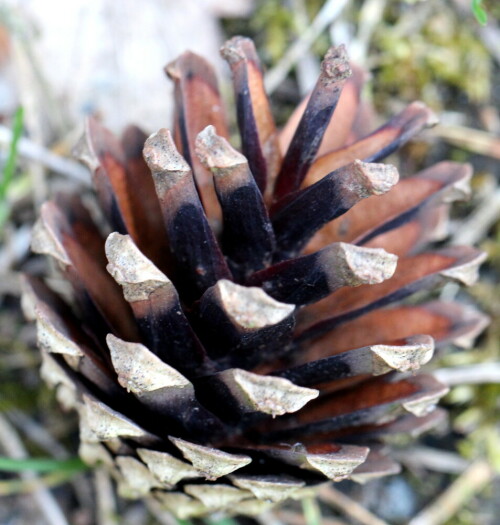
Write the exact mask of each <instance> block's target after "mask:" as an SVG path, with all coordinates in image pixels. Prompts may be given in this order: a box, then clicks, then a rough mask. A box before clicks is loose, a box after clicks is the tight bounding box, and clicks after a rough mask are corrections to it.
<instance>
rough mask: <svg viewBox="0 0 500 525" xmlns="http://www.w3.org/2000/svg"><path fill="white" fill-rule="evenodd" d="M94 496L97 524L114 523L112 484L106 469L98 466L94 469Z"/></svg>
mask: <svg viewBox="0 0 500 525" xmlns="http://www.w3.org/2000/svg"><path fill="white" fill-rule="evenodd" d="M94 487H95V496H96V502H97V505H96V514H97V516H96V521H97V524H98V525H116V516H117V511H116V501H115V495H114V491H113V485H112V483H111V479H110V477H109V474H108V473H107V471H106V470H105V469H103V468H98V469H96V470H95V471H94Z"/></svg>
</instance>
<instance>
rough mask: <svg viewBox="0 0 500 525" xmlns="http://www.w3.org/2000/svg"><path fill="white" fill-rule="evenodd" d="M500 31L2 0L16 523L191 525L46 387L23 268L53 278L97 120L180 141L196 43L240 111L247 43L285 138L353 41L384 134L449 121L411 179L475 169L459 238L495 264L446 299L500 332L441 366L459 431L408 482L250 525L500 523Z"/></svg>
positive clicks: (159, 1)
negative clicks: (119, 476) (88, 440)
mask: <svg viewBox="0 0 500 525" xmlns="http://www.w3.org/2000/svg"><path fill="white" fill-rule="evenodd" d="M499 20H500V4H499V2H498V0H490V1H489V2H488V0H485V1H483V2H481V1H478V0H474V1H471V0H365V1H363V0H326V1H325V0H231V1H230V2H228V1H222V0H184V1H183V2H178V1H174V0H148V1H147V2H145V1H142V2H141V1H138V0H121V1H120V2H116V1H113V0H94V1H93V2H88V1H87V2H85V1H84V0H72V1H71V2H63V1H62V0H43V1H42V0H1V1H0V524H23V525H24V524H28V523H30V524H33V523H36V524H38V523H40V524H49V525H53V524H66V523H67V524H75V525H93V524H99V525H110V524H115V523H120V524H121V523H123V524H134V525H135V524H137V525H142V524H153V523H165V524H169V525H170V524H174V523H177V521H175V520H174V519H173V518H171V517H170V516H168V515H165V514H164V513H162V512H161V511H160V510H159V509H158V508H155V507H152V506H145V505H144V504H143V503H140V502H127V501H122V500H119V499H117V498H116V496H115V495H114V494H113V487H112V482H111V481H110V479H109V478H108V476H107V475H106V474H105V472H103V471H100V470H97V471H94V472H88V471H86V470H85V467H84V466H83V465H82V464H81V463H80V462H79V461H78V460H77V459H76V450H77V442H78V440H77V429H76V419H75V417H74V415H72V414H64V413H63V412H62V410H61V409H60V407H59V406H58V404H57V402H56V401H55V399H54V396H53V394H52V393H51V392H50V391H49V390H48V389H47V388H46V387H45V386H44V385H43V384H42V383H41V381H40V378H39V371H38V368H39V362H40V359H39V355H38V351H37V350H36V348H35V344H34V339H35V328H34V326H32V325H28V324H27V323H26V322H25V321H24V319H23V316H22V313H21V308H20V286H19V281H18V273H19V272H20V271H23V270H30V271H32V272H35V273H42V272H43V271H44V270H45V265H46V261H44V260H42V259H41V258H39V257H34V256H33V255H31V254H30V252H29V243H30V231H31V228H32V225H33V223H34V221H35V219H36V215H37V210H38V208H39V206H40V204H41V203H42V202H43V201H44V200H45V199H46V198H47V197H48V196H50V195H52V194H53V193H54V192H56V191H59V190H61V189H71V190H72V191H81V192H84V193H85V192H88V188H89V181H90V178H89V175H88V172H87V171H86V169H84V168H83V167H82V166H81V165H79V164H78V163H77V162H75V161H74V160H73V159H72V158H71V148H72V146H73V145H74V143H75V142H76V141H77V139H78V138H79V136H80V135H81V133H82V130H83V121H84V118H85V117H86V116H87V115H95V116H98V117H99V118H100V119H102V121H103V122H104V124H105V125H106V126H107V127H109V128H111V129H112V130H113V131H115V132H120V131H121V130H122V129H123V128H124V127H125V126H126V125H127V124H129V123H136V124H139V125H140V126H141V127H142V128H143V129H144V130H145V131H146V132H147V133H151V132H153V131H156V130H157V129H158V128H159V127H169V125H170V123H171V121H172V86H171V85H170V83H169V81H168V80H167V79H166V77H165V74H164V72H163V68H164V66H165V65H166V64H167V63H169V62H170V61H171V60H173V59H174V58H176V56H177V55H178V54H180V53H181V52H182V51H184V50H185V49H190V50H192V51H195V52H197V53H199V54H201V55H203V56H205V57H206V58H208V59H209V60H210V61H211V62H212V63H214V64H215V65H216V67H217V70H218V72H219V75H220V82H221V89H222V92H223V93H224V94H225V95H226V98H227V100H228V101H229V103H231V102H230V101H231V86H230V85H229V72H228V70H227V69H226V66H225V64H223V62H222V60H221V59H220V58H219V54H218V48H219V47H220V45H221V44H222V42H223V41H224V40H225V39H227V38H229V37H231V36H233V35H235V34H243V35H247V36H251V37H252V38H254V40H255V42H256V45H257V49H258V51H259V54H260V56H261V58H262V60H263V62H264V64H265V65H266V69H267V72H266V86H267V87H268V90H269V92H270V93H271V98H272V103H273V106H274V110H275V117H276V119H277V121H278V123H279V124H280V125H282V124H283V123H284V122H286V119H287V118H288V116H289V115H290V114H291V112H292V110H293V108H294V107H295V106H296V105H297V103H298V102H299V101H300V100H301V98H302V97H303V96H304V95H305V94H307V92H308V90H309V89H310V88H311V87H312V86H313V85H314V82H315V80H316V78H317V74H318V71H319V63H320V61H321V57H322V56H323V54H324V53H325V51H326V50H327V49H328V47H329V46H330V45H332V44H339V43H345V44H346V45H347V49H348V52H349V55H350V57H351V59H352V60H353V61H354V62H356V63H357V64H358V65H360V66H362V67H363V68H364V69H365V70H366V71H367V72H368V73H369V74H370V79H369V81H368V83H367V86H366V88H365V91H364V98H365V100H366V101H367V102H369V103H370V104H372V105H373V108H374V112H373V125H378V124H379V123H381V122H382V121H384V120H385V119H387V118H388V117H389V116H391V115H393V114H394V113H396V112H397V111H399V110H400V109H402V108H403V107H404V106H405V105H406V104H407V103H409V102H411V101H413V100H422V101H423V102H425V103H426V104H427V105H429V106H430V107H431V108H432V109H434V110H435V111H436V112H437V113H438V115H439V117H440V124H439V125H438V126H436V127H435V128H433V129H432V130H429V131H426V132H425V133H424V134H422V135H421V136H420V137H419V138H418V140H414V141H412V142H411V143H410V144H408V145H407V146H405V147H404V148H403V150H402V151H401V152H400V153H399V154H398V155H397V156H396V157H394V158H392V159H390V160H391V162H396V163H398V164H399V166H400V168H401V172H402V173H403V174H411V173H413V172H414V171H415V170H417V169H420V168H422V167H424V166H426V165H429V164H431V163H432V162H436V161H437V160H443V159H451V160H455V161H460V162H471V163H472V164H473V166H474V169H475V173H476V175H475V178H474V181H473V196H472V199H471V200H470V201H469V202H468V203H465V204H461V205H460V206H457V207H456V208H455V211H454V216H453V220H452V222H451V224H450V226H449V232H448V236H447V239H446V241H444V242H447V243H451V244H459V243H465V244H475V245H477V246H479V247H481V248H482V249H484V250H485V251H486V252H488V255H489V259H488V261H487V263H486V264H484V265H483V267H482V274H483V275H482V279H481V281H480V282H479V283H478V284H476V285H474V286H473V287H472V288H470V289H468V290H467V291H459V290H458V289H457V288H456V287H455V285H452V284H450V285H447V286H446V287H445V288H444V289H443V290H442V291H441V292H440V294H441V295H442V296H444V297H447V298H450V297H454V296H456V295H457V294H458V295H459V298H460V299H461V300H462V301H464V302H465V303H469V304H475V305H477V306H478V307H479V308H480V309H482V310H483V311H484V312H486V313H487V314H488V315H489V316H490V317H491V319H492V323H491V325H490V327H489V328H488V330H487V331H486V332H485V333H484V334H483V335H482V336H481V337H480V339H479V340H478V341H477V343H476V345H475V346H474V347H473V348H472V349H467V350H463V349H457V348H450V349H449V350H448V352H447V353H445V354H444V355H442V356H440V358H439V359H438V360H437V361H434V362H433V363H432V368H433V369H434V370H436V374H437V375H438V376H439V378H440V379H441V380H443V381H445V382H447V383H449V384H450V386H452V390H451V393H450V394H449V395H448V396H447V398H446V399H445V405H447V406H448V408H449V409H450V414H451V417H450V421H449V425H448V426H447V428H443V429H441V431H440V432H439V433H437V434H433V435H430V436H426V437H424V438H423V439H421V440H420V441H419V442H418V443H411V444H409V445H408V444H406V443H401V445H405V448H404V449H401V452H400V453H399V454H400V456H401V457H398V460H400V461H401V462H402V463H403V465H404V467H405V468H404V470H403V472H402V473H401V474H400V475H397V476H393V477H390V478H387V479H383V480H380V481H374V482H371V483H368V484H367V485H365V486H360V485H354V484H353V483H351V482H343V483H340V484H337V485H335V487H334V488H332V489H328V490H327V491H324V492H322V493H321V496H320V498H319V499H310V500H306V501H305V502H304V503H303V504H302V505H301V504H299V503H294V504H290V505H286V506H284V507H283V508H281V509H279V510H278V511H275V512H273V513H269V514H266V515H264V516H262V517H259V518H258V519H256V520H253V521H252V520H248V521H240V523H247V524H251V523H261V524H263V525H288V524H291V525H293V524H295V523H297V524H305V525H319V524H321V523H324V524H326V525H328V524H331V525H333V524H337V525H341V524H344V525H345V524H359V523H361V524H366V525H381V524H384V523H386V524H407V523H410V524H411V525H434V524H435V525H437V524H448V525H452V524H453V525H476V524H479V525H482V524H483V525H495V524H497V523H499V521H500V519H499V518H498V516H500V502H499V498H498V494H500V483H499V478H498V472H500V424H499V421H500V396H499V394H500V364H499V363H500V359H499V356H500V320H499V319H500V318H499V313H500V284H499V278H498V277H499V274H500V243H499V240H500V186H499V177H500V113H499V112H500V22H499ZM230 118H232V119H233V122H234V121H235V115H234V114H231V115H230ZM40 458H43V459H44V460H47V461H45V463H43V462H40ZM204 523H212V524H219V525H235V524H236V521H234V520H233V519H229V518H224V517H215V518H214V519H212V520H209V521H206V522H204Z"/></svg>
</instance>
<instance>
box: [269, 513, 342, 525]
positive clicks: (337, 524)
mask: <svg viewBox="0 0 500 525" xmlns="http://www.w3.org/2000/svg"><path fill="white" fill-rule="evenodd" d="M275 514H276V516H277V517H278V518H279V519H280V520H281V521H282V522H283V523H286V524H287V525H306V521H305V519H304V516H303V515H302V514H299V513H297V512H292V511H288V510H278V511H276V513H275ZM321 525H347V522H346V521H341V520H337V519H333V518H325V517H323V518H322V519H321Z"/></svg>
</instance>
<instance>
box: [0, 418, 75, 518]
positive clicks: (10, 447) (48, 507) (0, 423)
mask: <svg viewBox="0 0 500 525" xmlns="http://www.w3.org/2000/svg"><path fill="white" fill-rule="evenodd" d="M0 446H1V447H2V448H3V450H4V451H5V454H6V455H7V456H8V457H10V458H14V459H25V458H26V457H27V452H26V449H25V448H24V445H23V443H22V442H21V440H20V438H19V436H18V435H17V432H16V431H15V430H14V428H13V427H12V426H11V424H10V423H9V422H8V421H7V419H6V418H5V417H3V416H2V415H1V414H0ZM20 477H21V478H22V479H23V480H26V481H27V482H31V483H34V484H35V485H37V488H36V490H35V491H34V492H33V493H32V494H30V496H27V497H32V498H33V500H34V502H35V504H36V505H37V507H38V508H39V509H40V512H41V514H42V515H43V516H44V517H45V520H46V522H47V523H49V524H50V525H69V524H68V522H67V521H66V518H65V516H64V513H63V511H62V510H61V508H60V507H59V504H58V503H57V501H56V499H55V498H54V496H52V494H51V493H50V491H49V490H47V488H45V487H44V486H43V484H42V483H41V482H39V481H38V480H37V476H36V474H35V473H33V472H23V473H21V474H20Z"/></svg>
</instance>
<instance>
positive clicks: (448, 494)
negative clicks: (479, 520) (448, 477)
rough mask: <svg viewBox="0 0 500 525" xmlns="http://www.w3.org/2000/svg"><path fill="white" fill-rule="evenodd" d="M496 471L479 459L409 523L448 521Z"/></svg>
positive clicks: (423, 524)
mask: <svg viewBox="0 0 500 525" xmlns="http://www.w3.org/2000/svg"><path fill="white" fill-rule="evenodd" d="M493 476H494V472H493V470H492V468H491V467H490V466H489V465H488V463H487V462H486V460H484V459H479V460H477V461H475V462H474V463H472V465H471V466H470V467H469V468H468V469H467V470H466V471H465V472H464V473H463V474H462V475H461V476H460V477H459V478H457V479H456V480H455V482H453V483H452V484H451V485H450V486H449V487H448V488H447V489H446V490H445V491H444V492H443V493H442V494H441V495H440V496H438V497H437V498H436V499H435V500H434V501H433V502H432V503H431V504H430V505H429V506H428V507H426V508H425V509H424V510H423V511H422V512H420V513H419V514H417V516H415V517H414V518H413V519H412V520H411V521H410V522H409V523H408V525H440V524H442V523H445V522H447V521H448V520H450V519H451V518H453V516H455V514H456V513H457V512H458V511H459V510H460V509H461V508H462V507H463V506H464V505H465V504H466V503H467V502H468V501H469V500H470V499H471V498H472V497H473V496H474V495H476V494H478V493H479V492H481V491H482V489H483V488H484V487H485V486H486V485H488V484H489V483H490V482H491V480H492V479H493Z"/></svg>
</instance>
